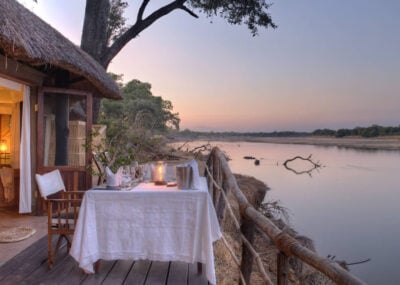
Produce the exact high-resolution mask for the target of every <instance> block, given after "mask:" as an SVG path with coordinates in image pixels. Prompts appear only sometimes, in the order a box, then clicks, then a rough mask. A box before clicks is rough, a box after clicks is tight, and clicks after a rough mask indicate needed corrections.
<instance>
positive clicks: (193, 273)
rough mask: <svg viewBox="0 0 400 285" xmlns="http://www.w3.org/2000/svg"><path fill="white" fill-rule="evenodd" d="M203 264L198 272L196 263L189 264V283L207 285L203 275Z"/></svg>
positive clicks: (191, 284)
mask: <svg viewBox="0 0 400 285" xmlns="http://www.w3.org/2000/svg"><path fill="white" fill-rule="evenodd" d="M204 268H205V266H204V265H203V270H202V272H201V273H199V272H198V267H197V263H190V264H189V271H188V272H189V278H188V280H189V282H188V284H190V285H208V281H207V278H206V277H205V270H204Z"/></svg>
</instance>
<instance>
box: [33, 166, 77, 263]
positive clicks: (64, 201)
mask: <svg viewBox="0 0 400 285" xmlns="http://www.w3.org/2000/svg"><path fill="white" fill-rule="evenodd" d="M35 177H36V183H37V185H38V188H39V192H40V195H41V196H42V198H43V199H44V200H45V201H46V202H47V217H48V260H47V264H48V267H49V268H51V267H52V266H53V264H54V260H55V258H56V256H57V253H58V250H59V249H60V246H61V241H62V239H63V238H64V239H65V240H66V242H67V249H68V251H69V249H70V248H71V236H72V235H73V234H74V230H75V225H76V221H77V219H78V214H79V207H80V204H81V201H82V197H83V194H84V193H85V191H66V189H65V185H64V182H63V180H62V177H61V173H60V171H59V170H58V169H56V170H53V171H51V172H48V173H46V174H43V175H40V174H36V176H35ZM54 235H58V239H57V243H56V246H55V248H53V236H54Z"/></svg>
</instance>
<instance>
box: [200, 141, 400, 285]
mask: <svg viewBox="0 0 400 285" xmlns="http://www.w3.org/2000/svg"><path fill="white" fill-rule="evenodd" d="M197 143H200V144H202V143H205V142H196V145H197ZM211 144H212V145H218V146H219V147H220V149H221V150H223V151H224V152H226V153H227V154H228V155H229V157H230V158H231V160H230V161H229V165H230V167H231V169H232V171H233V172H234V173H241V174H246V175H251V176H254V177H256V178H257V179H259V180H261V181H263V182H265V183H266V184H267V185H268V186H269V187H270V188H271V190H270V191H268V193H267V196H266V198H265V199H266V200H267V201H271V200H279V201H280V202H281V204H282V205H283V206H284V207H286V208H288V209H289V213H290V224H291V225H292V226H293V227H294V228H295V229H296V230H297V231H298V232H299V234H301V235H306V236H308V237H310V238H312V239H313V240H314V243H315V245H316V248H317V251H318V252H319V254H320V255H321V256H328V255H331V256H335V259H336V260H345V261H346V262H348V263H351V262H357V261H361V260H366V259H371V260H370V261H369V262H367V263H363V264H358V265H352V266H350V271H351V272H352V273H353V274H355V275H356V276H359V277H360V278H361V279H363V280H364V281H366V282H367V283H368V284H377V285H378V284H385V285H391V284H393V285H394V284H400V265H399V263H400V245H399V242H400V217H399V214H400V205H399V204H400V187H399V185H400V152H399V151H370V150H369V151H368V150H355V149H348V148H338V147H321V146H313V145H293V144H272V143H248V142H211ZM310 154H311V155H312V159H313V160H314V161H319V162H320V164H322V165H323V167H321V168H319V169H316V170H314V171H312V172H311V174H310V175H309V174H307V173H306V174H301V175H297V174H295V173H294V172H292V171H289V170H288V169H286V168H285V167H284V166H283V162H284V161H285V160H286V159H289V158H293V157H295V156H298V155H300V156H303V157H308V156H309V155H310ZM244 156H254V157H255V158H257V159H259V160H260V165H258V166H256V165H255V164H254V160H246V159H244V158H243V157H244ZM289 166H291V167H292V168H294V169H296V170H298V171H301V170H304V169H308V168H310V166H311V165H310V164H309V163H308V162H306V161H299V160H296V161H294V162H292V163H291V164H289Z"/></svg>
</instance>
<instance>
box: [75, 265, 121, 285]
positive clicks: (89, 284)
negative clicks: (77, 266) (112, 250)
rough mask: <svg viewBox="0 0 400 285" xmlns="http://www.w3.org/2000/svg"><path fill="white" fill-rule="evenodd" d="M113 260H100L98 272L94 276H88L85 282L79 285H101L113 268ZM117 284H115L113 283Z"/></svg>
mask: <svg viewBox="0 0 400 285" xmlns="http://www.w3.org/2000/svg"><path fill="white" fill-rule="evenodd" d="M116 262H117V261H115V260H101V262H100V267H99V271H98V272H96V273H95V274H88V276H87V277H86V279H85V280H83V282H82V283H81V284H85V285H97V284H102V282H103V281H104V280H105V279H106V277H107V275H108V274H109V273H110V271H111V270H112V269H113V267H114V266H115V263H116ZM115 284H117V283H115Z"/></svg>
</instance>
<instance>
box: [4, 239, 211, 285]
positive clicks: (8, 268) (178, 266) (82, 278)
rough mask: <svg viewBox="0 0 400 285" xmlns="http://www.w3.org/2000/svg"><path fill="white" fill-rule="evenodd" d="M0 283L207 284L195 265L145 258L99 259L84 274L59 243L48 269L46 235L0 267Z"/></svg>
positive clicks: (5, 284) (86, 284)
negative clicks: (92, 271) (94, 270)
mask: <svg viewBox="0 0 400 285" xmlns="http://www.w3.org/2000/svg"><path fill="white" fill-rule="evenodd" d="M0 284H2V285H8V284H10V285H14V284H22V285H31V284H41V285H47V284H60V285H67V284H82V285H93V284H105V285H107V284H116V285H118V284H129V285H155V284H163V285H207V284H208V282H207V280H206V278H205V277H204V272H203V273H202V274H198V272H197V264H187V263H183V262H159V261H153V262H151V261H149V260H137V261H133V260H118V261H106V260H101V262H100V267H99V271H98V272H97V273H96V274H85V273H84V272H83V270H82V269H80V268H79V266H78V264H77V262H76V261H75V260H74V259H73V258H72V257H71V256H70V255H68V254H67V252H66V246H65V244H64V245H63V248H62V249H61V252H60V254H59V255H58V256H57V258H56V261H55V263H54V266H53V268H52V269H48V268H47V237H44V238H42V239H40V240H39V241H37V242H36V243H34V244H33V245H31V246H30V247H28V248H27V249H25V250H24V251H22V252H21V253H20V254H18V255H17V256H15V257H14V258H12V259H11V260H9V261H8V262H6V263H5V264H3V265H2V266H0Z"/></svg>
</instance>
